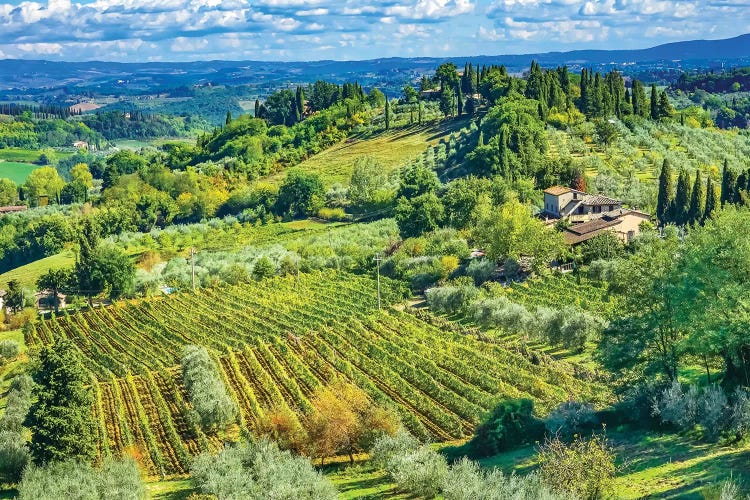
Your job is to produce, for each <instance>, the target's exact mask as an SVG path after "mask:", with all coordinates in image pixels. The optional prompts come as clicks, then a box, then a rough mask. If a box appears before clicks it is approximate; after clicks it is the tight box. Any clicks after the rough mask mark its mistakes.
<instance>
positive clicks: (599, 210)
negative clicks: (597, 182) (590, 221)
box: [594, 205, 602, 214]
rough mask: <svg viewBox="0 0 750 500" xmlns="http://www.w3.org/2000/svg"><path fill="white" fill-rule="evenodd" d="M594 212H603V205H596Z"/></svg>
mask: <svg viewBox="0 0 750 500" xmlns="http://www.w3.org/2000/svg"><path fill="white" fill-rule="evenodd" d="M594 213H595V214H600V213H602V207H600V206H598V205H597V206H595V207H594Z"/></svg>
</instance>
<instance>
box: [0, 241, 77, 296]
mask: <svg viewBox="0 0 750 500" xmlns="http://www.w3.org/2000/svg"><path fill="white" fill-rule="evenodd" d="M74 263H75V256H74V255H73V251H72V250H69V249H68V250H63V251H62V252H60V253H59V254H57V255H51V256H49V257H45V258H44V259H39V260H36V261H34V262H30V263H29V264H26V265H24V266H21V267H17V268H15V269H13V270H11V271H7V272H5V273H3V274H0V288H1V287H4V286H5V284H6V283H8V281H10V280H13V279H16V280H18V281H20V282H21V285H23V286H28V287H36V280H37V279H39V277H40V276H41V275H43V274H44V273H46V272H47V271H48V270H50V269H61V268H64V267H70V266H72V265H73V264H74Z"/></svg>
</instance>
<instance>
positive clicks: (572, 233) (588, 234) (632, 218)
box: [563, 208, 651, 246]
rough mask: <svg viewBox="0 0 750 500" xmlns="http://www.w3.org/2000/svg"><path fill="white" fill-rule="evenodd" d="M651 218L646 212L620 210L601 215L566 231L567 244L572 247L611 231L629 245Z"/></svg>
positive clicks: (574, 225)
mask: <svg viewBox="0 0 750 500" xmlns="http://www.w3.org/2000/svg"><path fill="white" fill-rule="evenodd" d="M650 218H651V216H650V215H649V214H647V213H645V212H640V211H638V210H631V209H627V208H620V209H617V210H613V211H611V212H606V213H604V214H601V216H600V217H597V218H595V219H592V220H590V221H588V222H583V223H581V224H573V225H572V226H570V227H569V228H567V229H566V230H565V232H564V233H563V237H564V238H565V243H567V244H568V245H571V246H575V245H578V244H579V243H583V242H584V241H586V240H589V239H591V238H593V237H594V236H596V235H598V234H601V233H602V232H604V231H611V232H612V233H614V234H615V235H616V236H617V237H618V238H620V239H621V240H622V241H623V243H627V242H629V241H630V240H632V239H633V238H635V237H636V235H638V233H639V232H640V225H641V223H642V222H644V221H647V220H649V219H650Z"/></svg>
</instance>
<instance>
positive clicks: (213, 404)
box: [182, 345, 239, 430]
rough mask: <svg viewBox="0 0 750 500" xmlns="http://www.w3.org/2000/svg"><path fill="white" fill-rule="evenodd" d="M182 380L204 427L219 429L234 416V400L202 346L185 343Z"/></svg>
mask: <svg viewBox="0 0 750 500" xmlns="http://www.w3.org/2000/svg"><path fill="white" fill-rule="evenodd" d="M182 380H183V382H184V383H185V388H186V389H187V393H188V397H189V398H190V402H191V403H192V405H193V408H194V409H195V412H196V413H197V414H198V417H199V420H200V424H201V426H202V427H203V428H204V429H206V430H217V429H223V428H225V427H227V426H228V425H230V424H232V423H234V422H235V421H236V420H237V416H238V413H239V410H238V408H237V404H236V403H235V402H234V400H233V399H232V398H231V397H230V396H229V393H228V392H227V388H226V386H225V385H224V381H223V380H222V379H221V375H220V374H219V369H218V367H217V366H216V364H215V363H214V361H213V360H212V359H211V357H210V356H209V354H208V351H207V350H206V348H205V347H198V346H194V345H188V346H186V347H185V351H184V354H183V356H182Z"/></svg>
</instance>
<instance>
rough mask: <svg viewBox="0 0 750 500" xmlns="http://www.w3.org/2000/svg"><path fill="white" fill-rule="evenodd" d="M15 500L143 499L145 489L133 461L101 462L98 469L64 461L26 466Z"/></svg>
mask: <svg viewBox="0 0 750 500" xmlns="http://www.w3.org/2000/svg"><path fill="white" fill-rule="evenodd" d="M18 493H19V495H18V498H19V500H36V499H48V498H78V499H101V500H106V499H110V498H122V499H128V500H138V499H143V498H146V489H145V486H144V484H143V481H142V480H141V477H140V474H139V472H138V465H137V464H136V463H135V461H134V460H133V459H123V460H120V461H105V463H104V465H103V467H102V468H101V469H94V468H93V467H91V466H90V465H88V464H83V463H79V462H73V461H67V462H56V463H54V464H50V465H45V466H41V467H39V466H34V465H30V466H29V467H28V468H27V469H26V470H25V471H24V473H23V479H22V480H21V483H20V484H19V485H18Z"/></svg>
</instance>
